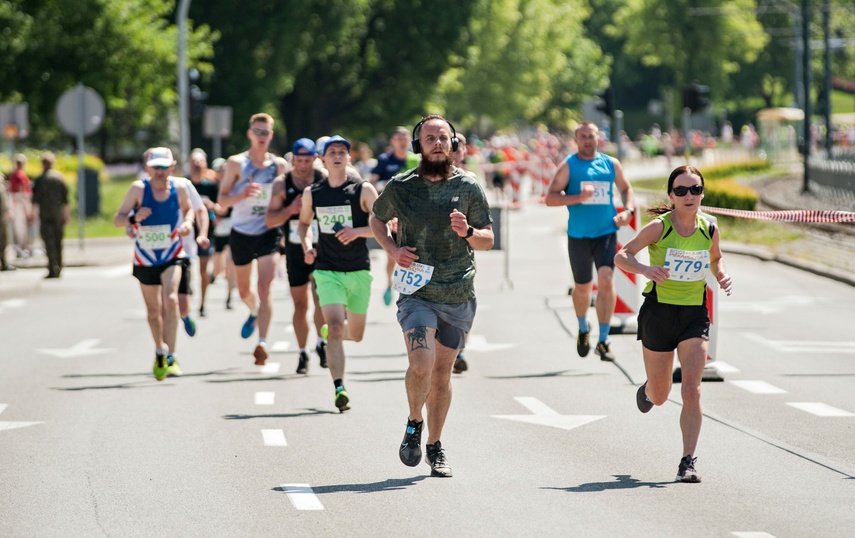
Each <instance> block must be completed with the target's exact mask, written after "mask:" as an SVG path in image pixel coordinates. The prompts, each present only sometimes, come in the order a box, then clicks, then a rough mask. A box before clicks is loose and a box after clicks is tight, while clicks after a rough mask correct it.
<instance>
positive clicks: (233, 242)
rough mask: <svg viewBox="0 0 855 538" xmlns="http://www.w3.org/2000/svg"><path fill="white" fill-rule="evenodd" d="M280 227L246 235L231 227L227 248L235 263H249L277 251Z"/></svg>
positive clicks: (280, 233)
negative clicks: (259, 233) (229, 249)
mask: <svg viewBox="0 0 855 538" xmlns="http://www.w3.org/2000/svg"><path fill="white" fill-rule="evenodd" d="M281 236H282V229H281V228H279V227H278V226H277V227H276V228H271V229H270V230H267V231H266V232H264V233H263V234H261V235H246V234H242V233H240V232H239V231H237V230H235V229H232V234H231V235H230V236H229V248H231V249H232V260H234V262H235V265H237V266H241V265H249V264H250V263H252V260H255V259H257V258H261V257H264V256H268V255H270V254H275V253H278V252H279V238H280V237H281Z"/></svg>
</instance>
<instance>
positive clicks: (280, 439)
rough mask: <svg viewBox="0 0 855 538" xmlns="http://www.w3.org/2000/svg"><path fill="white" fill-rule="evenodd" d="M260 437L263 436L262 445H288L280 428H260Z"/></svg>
mask: <svg viewBox="0 0 855 538" xmlns="http://www.w3.org/2000/svg"><path fill="white" fill-rule="evenodd" d="M261 437H262V438H264V446H288V441H286V440H285V432H283V431H282V430H261Z"/></svg>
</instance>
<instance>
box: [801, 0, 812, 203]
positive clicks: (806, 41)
mask: <svg viewBox="0 0 855 538" xmlns="http://www.w3.org/2000/svg"><path fill="white" fill-rule="evenodd" d="M802 50H803V53H804V56H803V57H802V77H803V79H804V81H803V82H804V92H805V94H804V97H805V102H804V112H805V123H804V155H803V157H804V184H803V185H802V191H803V192H809V191H810V163H809V162H808V161H809V160H810V150H811V139H810V123H811V116H812V115H813V110H812V107H811V102H810V79H811V71H810V65H811V61H810V54H811V52H810V0H802Z"/></svg>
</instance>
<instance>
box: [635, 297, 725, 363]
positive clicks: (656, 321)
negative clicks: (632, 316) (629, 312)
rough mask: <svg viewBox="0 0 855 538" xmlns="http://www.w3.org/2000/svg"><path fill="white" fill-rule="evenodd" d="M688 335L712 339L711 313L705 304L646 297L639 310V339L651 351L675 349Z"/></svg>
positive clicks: (689, 336)
mask: <svg viewBox="0 0 855 538" xmlns="http://www.w3.org/2000/svg"><path fill="white" fill-rule="evenodd" d="M689 338H703V339H704V340H709V339H710V316H709V312H708V311H707V307H706V305H700V306H682V305H673V304H663V303H660V302H658V301H657V300H656V299H654V298H652V297H647V298H645V299H644V303H643V304H642V305H641V309H640V310H639V311H638V338H637V339H638V340H641V343H642V345H644V347H646V348H647V349H649V350H650V351H660V352H667V351H674V350H675V349H677V344H679V343H680V342H682V341H683V340H688V339H689Z"/></svg>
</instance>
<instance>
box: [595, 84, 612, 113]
mask: <svg viewBox="0 0 855 538" xmlns="http://www.w3.org/2000/svg"><path fill="white" fill-rule="evenodd" d="M595 95H596V96H597V97H599V98H600V102H598V103H597V110H599V111H600V112H602V113H603V114H605V115H606V116H608V117H610V118H612V117H614V115H615V92H614V90H613V89H612V87H611V86H609V87H608V88H606V89H605V90H600V91H598V92H596V93H595Z"/></svg>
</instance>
